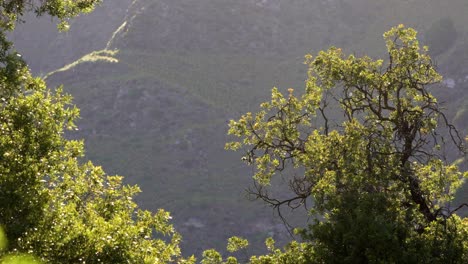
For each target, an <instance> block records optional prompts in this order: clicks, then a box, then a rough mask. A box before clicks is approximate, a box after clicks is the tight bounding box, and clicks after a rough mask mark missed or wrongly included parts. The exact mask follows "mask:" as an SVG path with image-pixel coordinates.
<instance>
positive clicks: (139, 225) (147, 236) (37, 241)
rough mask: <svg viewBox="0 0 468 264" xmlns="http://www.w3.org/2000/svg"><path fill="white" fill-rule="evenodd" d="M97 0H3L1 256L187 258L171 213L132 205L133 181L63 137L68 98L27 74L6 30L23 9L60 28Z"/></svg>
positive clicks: (74, 114)
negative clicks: (110, 172) (96, 161)
mask: <svg viewBox="0 0 468 264" xmlns="http://www.w3.org/2000/svg"><path fill="white" fill-rule="evenodd" d="M99 2H100V1H99V0H76V1H75V0H74V1H68V0H50V1H35V0H31V1H30V0H13V1H0V226H1V227H2V229H3V230H4V232H3V231H2V232H1V234H0V247H1V248H0V259H1V261H6V262H8V263H13V262H12V261H16V262H18V263H26V262H28V261H34V259H33V258H32V257H30V256H26V255H24V253H30V254H33V255H34V256H36V257H37V258H38V259H39V260H40V261H42V262H45V263H167V262H176V261H177V262H193V259H189V260H184V259H181V258H180V249H179V242H180V236H179V234H178V233H176V232H175V230H174V229H173V227H172V225H170V223H169V220H170V215H169V213H168V212H165V211H164V210H159V211H158V212H156V213H154V214H153V213H151V212H148V211H144V210H141V209H139V208H138V206H137V205H136V204H135V202H134V201H133V197H134V196H135V195H136V194H137V193H138V192H139V188H138V187H136V186H126V185H124V184H123V183H122V177H119V176H108V175H106V174H105V173H104V171H103V170H102V169H101V168H100V167H97V166H94V165H93V164H92V163H90V162H88V163H83V162H82V161H81V160H82V159H83V142H81V141H77V140H69V139H67V138H66V137H64V134H65V131H67V130H75V129H77V128H76V125H75V123H74V122H75V120H76V118H78V116H79V111H78V109H77V108H76V107H74V106H73V105H72V103H71V97H70V96H69V95H66V94H64V93H63V91H62V89H61V88H57V89H54V90H51V89H48V88H47V87H46V85H45V83H44V81H43V80H42V79H40V78H35V77H33V76H32V75H31V74H30V72H29V69H28V67H27V65H26V63H25V62H24V61H23V59H22V58H21V56H20V55H19V54H17V53H16V52H15V51H14V49H13V43H11V42H10V41H9V40H8V39H7V37H6V35H7V34H6V33H7V31H9V30H14V25H15V23H16V22H17V21H18V20H19V19H20V18H21V15H22V14H23V13H24V12H29V11H34V12H36V13H37V14H38V15H42V14H49V15H51V16H53V17H56V18H58V19H59V21H60V23H61V25H62V26H64V25H65V24H64V23H66V21H67V19H69V18H72V17H74V16H76V15H78V14H79V13H81V12H88V11H91V9H92V8H93V7H94V6H95V5H96V4H97V3H99ZM5 241H8V243H6V242H5ZM24 261H26V262H24ZM16 262H15V263H16ZM2 263H3V262H2Z"/></svg>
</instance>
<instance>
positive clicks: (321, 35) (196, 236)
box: [14, 0, 468, 254]
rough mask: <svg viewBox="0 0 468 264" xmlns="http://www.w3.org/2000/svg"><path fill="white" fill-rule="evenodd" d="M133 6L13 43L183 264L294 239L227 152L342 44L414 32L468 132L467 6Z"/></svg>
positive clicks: (367, 47)
mask: <svg viewBox="0 0 468 264" xmlns="http://www.w3.org/2000/svg"><path fill="white" fill-rule="evenodd" d="M130 2H131V1H123V0H122V1H120V2H119V1H115V2H114V1H112V3H111V1H107V2H105V3H104V5H103V6H102V7H101V9H100V10H97V12H96V13H95V14H97V15H95V14H91V15H89V19H88V17H82V18H80V19H79V20H77V21H76V24H73V23H72V29H71V31H70V32H69V33H67V34H68V35H66V37H59V36H62V35H54V34H55V33H50V34H51V35H47V36H50V37H49V39H54V38H53V36H56V37H55V41H52V42H50V41H49V40H46V39H44V37H43V36H40V35H37V36H34V35H31V34H30V32H35V30H37V29H38V28H37V27H39V26H40V25H34V26H25V28H23V29H22V31H21V32H22V33H18V35H15V36H14V37H15V38H16V39H15V41H16V42H19V43H21V44H18V49H22V50H23V51H21V52H22V53H23V55H24V57H25V58H26V59H27V60H28V61H29V62H30V65H31V67H32V68H33V70H34V71H35V72H37V73H42V74H44V73H45V72H49V71H52V70H53V69H59V70H58V71H54V72H52V73H51V74H50V75H49V76H48V78H47V81H48V83H49V84H50V85H53V86H56V85H59V84H64V87H65V90H66V91H67V92H69V93H71V94H72V95H73V96H74V98H75V103H76V104H77V106H78V107H79V108H80V109H81V112H82V114H81V116H82V118H81V120H80V122H79V127H80V131H79V132H78V133H76V134H73V135H70V136H72V137H78V138H84V139H85V141H86V147H87V157H88V158H89V159H91V160H93V161H94V162H95V163H97V164H101V165H102V166H103V167H104V168H105V170H106V171H108V172H109V173H115V174H120V175H124V176H126V180H127V182H128V183H132V184H133V183H137V184H139V185H140V186H141V189H142V190H143V193H142V194H141V195H140V196H139V202H140V203H141V204H142V205H143V207H145V208H148V209H157V208H160V207H163V208H165V209H167V210H169V211H171V212H172V213H173V215H174V223H175V225H176V228H177V230H179V231H180V232H181V233H182V236H183V237H184V244H183V245H184V248H185V254H192V253H196V254H199V253H200V252H201V250H202V249H206V248H209V247H216V248H218V249H222V247H223V246H220V245H224V244H225V241H226V238H227V237H229V236H230V235H240V236H245V237H247V238H249V239H251V240H253V241H254V242H255V243H256V244H255V247H254V248H255V249H254V251H253V252H256V251H257V250H258V248H261V247H263V246H262V243H261V241H262V240H263V239H264V238H265V237H267V236H271V235H273V236H275V238H282V237H283V238H285V237H286V236H287V234H286V232H285V230H284V227H283V226H282V225H281V221H280V220H279V219H278V218H273V217H272V216H273V215H274V212H273V211H272V210H271V209H270V208H265V207H263V206H262V204H261V203H250V202H247V200H246V199H245V197H244V189H245V188H247V187H248V186H249V184H251V179H250V177H249V175H250V174H251V169H250V168H249V167H247V166H245V164H243V163H242V162H241V161H240V157H241V156H242V154H241V153H230V152H226V151H225V150H224V149H223V147H224V142H226V141H227V137H226V136H225V134H226V130H227V121H228V120H229V119H231V118H237V117H238V116H239V115H240V114H241V113H244V112H247V111H255V110H257V107H258V103H259V102H261V101H264V100H266V99H267V98H268V97H269V92H270V89H271V88H272V87H273V86H277V87H279V88H280V89H286V88H288V87H295V88H296V89H298V90H300V89H302V87H303V81H304V80H305V78H306V75H305V71H306V68H305V66H304V65H303V64H302V61H303V55H304V54H306V53H307V52H317V51H318V50H320V49H324V48H327V47H328V46H329V45H332V44H333V45H335V46H339V47H343V48H344V49H345V50H346V51H347V52H352V53H356V54H363V53H367V54H370V55H372V56H377V55H379V54H381V53H382V51H383V49H384V48H385V46H384V43H383V40H382V37H381V36H382V33H383V32H385V31H386V30H388V29H389V28H390V27H391V26H394V25H397V24H400V23H404V24H406V25H408V26H412V27H415V28H416V29H417V30H418V31H419V32H420V36H421V37H420V39H421V41H422V42H423V43H424V44H427V45H430V46H431V47H434V49H433V51H431V52H433V55H434V56H435V60H436V61H437V63H438V66H439V69H440V70H441V71H442V72H443V73H444V75H445V76H446V79H445V85H444V86H442V87H439V88H435V93H436V94H437V95H438V96H439V98H440V101H442V102H446V103H445V104H446V107H447V108H448V111H449V113H450V116H451V117H452V119H453V120H454V122H455V123H456V124H457V125H458V126H460V127H462V128H463V129H464V132H465V134H466V132H468V93H467V89H468V66H467V63H468V52H467V51H466V48H465V47H466V45H468V31H467V28H466V27H465V26H464V25H466V23H467V22H468V21H466V18H465V15H466V13H468V2H467V1H465V0H450V1H437V0H397V1H391V2H390V1H384V0H379V1H369V0H356V1H347V0H323V1H307V0H295V1H286V0H245V1H229V0H197V1H194V0H192V1H184V0H158V1H155V0H135V1H133V2H132V3H130ZM114 3H118V4H114ZM125 10H126V11H125ZM75 26H76V27H75ZM44 27H46V28H47V30H46V32H53V31H52V26H51V25H50V24H46V25H45V26H44ZM101 27H102V28H101ZM74 28H76V30H75V29H74ZM104 29H105V30H104ZM41 32H42V29H41ZM47 34H49V33H47ZM26 36H28V38H26ZM34 38H36V39H37V42H38V45H39V46H38V47H40V49H41V52H37V50H38V49H37V48H33V47H32V46H31V44H30V43H31V41H32V39H34ZM47 43H49V45H50V46H48V44H47ZM50 43H52V44H50ZM104 48H105V49H106V50H105V51H98V52H93V53H92V51H93V50H102V49H104ZM87 53H89V54H88V55H86V56H85V57H82V56H83V55H85V54H87ZM81 57H82V59H79V58H81ZM74 61H75V62H74ZM59 65H60V66H59ZM64 65H66V66H65V67H63V68H61V67H62V66H64ZM459 199H464V200H465V201H466V200H467V199H468V188H465V190H464V191H463V192H461V193H460V198H459ZM291 219H292V220H291V221H293V222H294V221H297V222H298V223H299V221H298V220H300V219H304V218H303V216H295V217H294V216H291ZM302 224H303V223H302Z"/></svg>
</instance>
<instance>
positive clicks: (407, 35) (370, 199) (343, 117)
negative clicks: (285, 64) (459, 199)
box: [226, 25, 468, 263]
mask: <svg viewBox="0 0 468 264" xmlns="http://www.w3.org/2000/svg"><path fill="white" fill-rule="evenodd" d="M384 39H385V42H386V46H387V50H388V58H387V61H384V60H373V59H371V58H369V57H367V56H364V57H356V56H354V55H350V56H347V57H345V56H344V54H343V52H342V50H341V49H338V48H335V47H332V48H330V49H329V50H327V51H321V52H320V53H319V54H318V55H317V56H316V57H315V58H313V57H312V56H311V55H307V56H306V64H307V65H308V67H309V71H308V79H307V81H306V88H305V93H304V94H303V95H301V96H296V95H295V94H294V90H293V89H292V88H290V89H288V93H287V94H286V95H284V94H282V93H281V92H280V91H279V90H278V89H277V88H274V89H273V91H272V98H271V101H269V102H265V103H263V104H261V110H260V111H259V112H258V113H256V114H252V113H247V114H245V115H243V116H242V117H241V118H240V119H239V120H238V121H234V120H232V121H231V122H230V129H229V134H230V135H234V136H237V137H239V138H240V140H239V141H233V142H229V143H227V144H226V148H228V149H232V150H238V149H244V151H246V155H245V156H244V157H243V160H245V161H246V162H247V163H248V164H252V165H253V166H255V173H254V176H253V177H254V180H255V184H254V187H253V188H252V189H251V190H250V192H251V194H253V195H254V196H255V197H257V198H259V199H262V200H264V201H265V202H266V203H268V204H270V205H271V206H273V207H275V208H277V209H278V212H280V213H281V211H280V208H281V207H282V206H289V207H292V208H298V207H301V206H304V207H306V208H308V209H310V212H311V213H312V214H315V215H317V216H318V218H317V219H316V220H314V221H313V223H311V224H310V226H309V228H308V229H307V230H303V231H302V234H303V238H304V239H306V241H308V245H309V246H310V248H311V249H310V250H309V253H308V255H309V256H310V257H311V260H310V261H312V262H318V263H323V262H325V263H429V262H431V263H447V262H452V263H466V261H467V260H468V241H467V239H466V238H467V237H468V220H467V219H466V218H464V219H462V218H460V217H459V216H457V215H456V211H457V210H459V209H460V208H461V207H463V206H468V205H467V204H461V205H454V204H452V203H451V201H452V199H453V198H454V194H455V192H456V190H457V188H458V187H459V186H460V185H461V184H462V182H463V178H464V177H465V178H466V177H467V176H468V173H466V172H465V173H462V172H460V171H459V169H458V165H459V163H460V162H466V159H464V157H463V155H466V149H465V145H464V140H463V138H462V137H461V135H459V133H458V131H457V130H456V129H455V127H454V126H452V125H451V124H450V123H449V120H448V118H447V117H446V116H445V115H444V113H443V112H442V111H441V107H440V105H439V103H438V102H437V100H436V98H434V96H433V95H432V94H431V93H430V89H432V88H431V87H434V85H435V84H437V83H439V82H440V81H441V80H442V77H441V76H440V75H439V74H438V73H437V71H436V69H435V67H434V65H433V63H432V61H431V58H430V57H429V56H428V55H427V52H428V48H427V47H423V48H422V50H421V48H420V45H419V43H418V41H417V39H416V31H415V30H413V29H411V28H405V27H404V26H403V25H399V26H398V27H394V28H392V29H391V30H390V31H388V32H386V33H385V34H384ZM447 152H449V154H450V156H451V157H453V156H456V155H457V153H459V154H458V155H459V157H460V154H461V157H462V158H461V159H459V160H458V161H457V162H458V163H457V162H455V163H451V162H449V159H448V158H447V157H446V156H447V155H446V154H447ZM278 174H281V175H283V177H288V176H287V175H293V176H291V177H290V178H289V186H288V187H289V190H290V191H291V192H290V193H291V195H290V197H289V198H279V197H276V196H274V195H272V194H271V191H270V185H271V184H272V179H273V178H274V177H278ZM311 202H312V203H313V205H312V206H311V205H310V203H311ZM318 219H320V221H319V220H318ZM295 248H297V246H295ZM268 258H276V257H275V254H272V255H270V256H269V257H268ZM276 259H277V258H276ZM253 260H255V259H253ZM263 263H269V262H267V261H266V262H263ZM291 263H293V262H291Z"/></svg>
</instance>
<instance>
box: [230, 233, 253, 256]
mask: <svg viewBox="0 0 468 264" xmlns="http://www.w3.org/2000/svg"><path fill="white" fill-rule="evenodd" d="M248 245H249V241H247V240H246V239H243V238H240V237H235V236H234V237H230V238H229V239H228V245H227V250H228V251H229V252H236V251H238V250H240V249H243V248H246V247H247V246H248Z"/></svg>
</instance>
